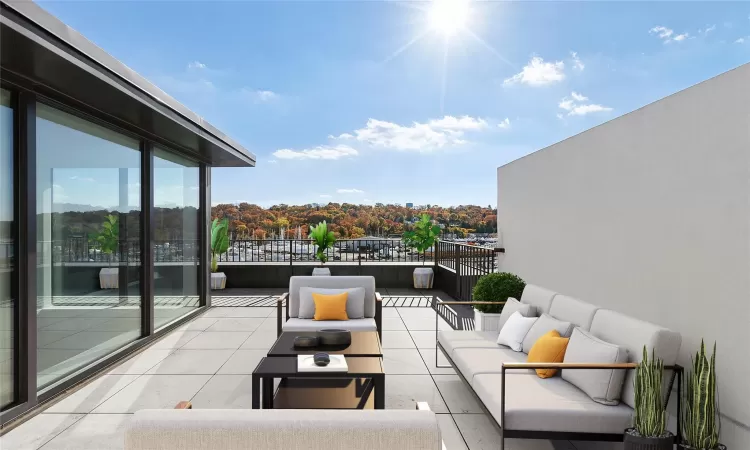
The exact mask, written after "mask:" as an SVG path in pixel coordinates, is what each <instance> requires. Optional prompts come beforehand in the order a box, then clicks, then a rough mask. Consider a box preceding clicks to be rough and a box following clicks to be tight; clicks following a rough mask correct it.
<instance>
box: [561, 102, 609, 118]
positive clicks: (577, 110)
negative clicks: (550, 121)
mask: <svg viewBox="0 0 750 450" xmlns="http://www.w3.org/2000/svg"><path fill="white" fill-rule="evenodd" d="M605 111H612V108H610V107H609V106H602V105H595V104H590V105H578V106H576V107H574V108H573V110H571V111H570V112H569V113H568V115H569V116H585V115H586V114H590V113H595V112H605Z"/></svg>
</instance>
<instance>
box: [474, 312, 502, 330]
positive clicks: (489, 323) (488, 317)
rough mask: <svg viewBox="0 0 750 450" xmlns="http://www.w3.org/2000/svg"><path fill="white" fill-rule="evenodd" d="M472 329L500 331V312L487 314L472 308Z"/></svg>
mask: <svg viewBox="0 0 750 450" xmlns="http://www.w3.org/2000/svg"><path fill="white" fill-rule="evenodd" d="M474 329H475V330H477V331H500V314H499V313H498V314H489V313H483V312H481V311H477V310H476V309H475V310H474Z"/></svg>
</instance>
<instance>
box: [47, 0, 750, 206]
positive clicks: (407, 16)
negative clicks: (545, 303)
mask: <svg viewBox="0 0 750 450" xmlns="http://www.w3.org/2000/svg"><path fill="white" fill-rule="evenodd" d="M41 5H42V6H43V7H44V8H46V9H47V10H48V11H50V12H51V13H53V14H55V15H56V16H57V17H59V18H60V19H61V20H63V21H64V22H66V23H67V24H68V25H70V26H72V27H73V28H75V29H77V30H78V31H80V32H81V33H82V34H84V35H85V36H86V37H88V38H89V39H90V40H92V41H93V42H95V43H96V44H98V45H99V46H101V47H102V48H104V49H105V50H106V51H107V52H109V53H110V54H112V55H113V56H115V57H116V58H118V59H120V60H121V61H122V62H124V63H125V64H127V65H128V66H130V67H131V68H132V69H134V70H136V71H137V72H139V73H140V74H142V75H144V76H145V77H146V78H148V79H149V80H151V81H152V82H153V83H154V84H156V85H157V86H159V87H160V88H162V89H163V90H165V91H166V92H167V93H169V94H170V95H172V96H173V97H175V98H176V99H177V100H179V101H180V102H182V103H184V104H185V105H186V106H187V107H189V108H191V109H193V110H194V111H195V112H197V113H198V114H200V115H201V116H203V117H204V118H206V119H207V120H208V121H209V122H211V123H212V124H214V125H215V126H217V127H218V128H219V129H221V130H222V131H224V132H225V133H227V134H228V135H230V136H231V137H233V138H234V139H235V140H237V141H238V142H240V143H242V144H243V145H244V146H245V147H246V148H248V149H249V150H251V151H252V152H254V153H255V154H256V156H257V158H258V164H257V167H255V168H252V169H219V168H216V169H214V172H213V189H212V194H213V202H214V203H220V202H221V203H224V202H229V203H235V202H241V201H247V202H251V203H257V204H260V205H263V206H269V205H272V204H277V203H287V204H304V203H313V202H321V203H326V202H328V201H337V202H352V203H374V202H383V203H405V202H413V203H415V204H440V205H444V206H448V205H458V204H480V205H488V204H491V205H493V206H494V205H495V203H496V168H497V167H498V166H501V165H503V164H505V163H507V162H509V161H512V160H514V159H517V158H519V157H521V156H523V155H526V154H528V153H531V152H533V151H535V150H538V149H540V148H543V147H545V146H547V145H550V144H552V143H555V142H557V141H560V140H562V139H565V138H566V137H568V136H571V135H574V134H577V133H579V132H581V131H583V130H586V129H588V128H591V127H593V126H596V125H598V124H600V123H602V122H605V121H607V120H610V119H612V118H615V117H617V116H620V115H622V114H625V113H627V112H630V111H632V110H634V109H637V108H639V107H641V106H643V105H646V104H648V103H650V102H653V101H655V100H658V99H659V98H662V97H664V96H666V95H669V94H671V93H674V92H677V91H679V90H681V89H684V88H686V87H689V86H691V85H693V84H695V83H698V82H700V81H702V80H705V79H707V78H710V77H712V76H715V75H718V74H720V73H722V72H724V71H727V70H729V69H732V68H734V67H737V66H739V65H741V64H744V63H747V62H748V61H750V4H748V3H742V2H735V3H721V2H654V3H645V2H638V3H630V2H616V3H613V2H528V3H525V2H513V3H500V2H481V3H479V2H476V3H473V2H472V3H469V4H468V7H469V13H468V15H467V19H466V22H465V29H460V30H458V31H457V32H455V33H454V34H452V35H450V36H448V35H446V33H444V32H442V31H441V30H439V29H437V28H436V27H435V21H434V20H433V19H432V17H433V15H432V13H431V12H430V11H431V8H432V7H433V6H434V5H432V4H431V3H427V2H423V3H415V2H412V3H397V2H376V1H356V2H354V1H338V2H333V1H327V2H318V1H299V2H288V1H274V2H253V1H247V2H242V1H231V2H197V1H196V2H193V1H167V2H145V1H144V2H129V1H128V2H110V1H107V2H88V1H87V2H41ZM467 30H468V31H467ZM417 37H419V39H416V41H415V42H414V43H413V44H412V45H410V46H408V47H407V48H405V49H404V47H405V45H406V44H407V43H409V42H410V41H413V40H415V38H417ZM399 50H403V51H400V52H399Z"/></svg>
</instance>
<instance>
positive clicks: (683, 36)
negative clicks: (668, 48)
mask: <svg viewBox="0 0 750 450" xmlns="http://www.w3.org/2000/svg"><path fill="white" fill-rule="evenodd" d="M688 36H690V35H689V34H688V33H682V34H678V35H677V36H675V37H674V40H675V41H677V42H682V41H684V40H685V39H687V38H688Z"/></svg>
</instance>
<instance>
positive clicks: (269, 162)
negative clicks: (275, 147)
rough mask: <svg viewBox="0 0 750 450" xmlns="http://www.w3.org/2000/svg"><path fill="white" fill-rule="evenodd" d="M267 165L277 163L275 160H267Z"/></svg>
mask: <svg viewBox="0 0 750 450" xmlns="http://www.w3.org/2000/svg"><path fill="white" fill-rule="evenodd" d="M268 164H278V161H277V160H275V159H269V160H268Z"/></svg>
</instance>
